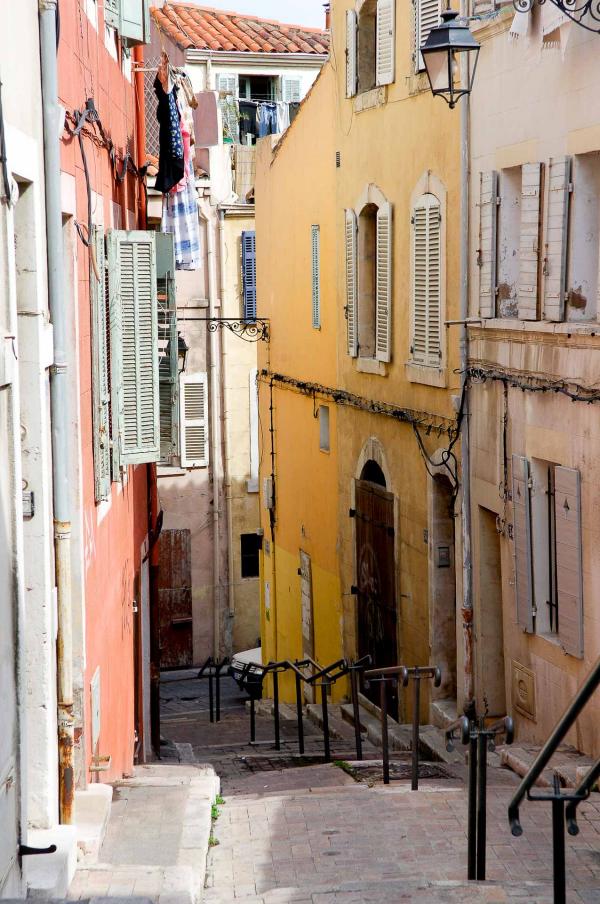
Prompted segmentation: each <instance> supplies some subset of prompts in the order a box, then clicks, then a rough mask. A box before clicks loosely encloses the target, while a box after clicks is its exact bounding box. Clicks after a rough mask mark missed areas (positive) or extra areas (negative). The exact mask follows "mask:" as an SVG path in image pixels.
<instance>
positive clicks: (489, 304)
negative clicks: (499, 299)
mask: <svg viewBox="0 0 600 904" xmlns="http://www.w3.org/2000/svg"><path fill="white" fill-rule="evenodd" d="M497 234H498V173H496V172H490V173H481V174H480V182H479V260H478V263H479V314H480V316H481V317H485V318H487V317H495V316H496V281H497V280H496V269H497V265H498V261H497V251H498V249H497Z"/></svg>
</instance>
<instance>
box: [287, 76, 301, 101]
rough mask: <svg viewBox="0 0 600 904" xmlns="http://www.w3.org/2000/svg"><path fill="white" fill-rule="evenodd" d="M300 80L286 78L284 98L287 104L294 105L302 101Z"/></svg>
mask: <svg viewBox="0 0 600 904" xmlns="http://www.w3.org/2000/svg"><path fill="white" fill-rule="evenodd" d="M300 95H301V85H300V79H299V78H284V80H283V91H282V96H283V100H284V101H285V103H288V104H293V103H298V101H300V100H302V98H301V96H300Z"/></svg>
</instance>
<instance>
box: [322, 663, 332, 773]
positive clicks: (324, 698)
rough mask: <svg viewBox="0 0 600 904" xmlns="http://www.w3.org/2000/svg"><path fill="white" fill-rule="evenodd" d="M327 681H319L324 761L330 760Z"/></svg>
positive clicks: (328, 761)
mask: <svg viewBox="0 0 600 904" xmlns="http://www.w3.org/2000/svg"><path fill="white" fill-rule="evenodd" d="M328 686H329V682H328V681H326V680H325V679H324V680H323V681H322V683H321V708H322V710H323V743H324V746H325V762H326V763H330V762H331V745H330V742H329V709H328V707H327V688H328Z"/></svg>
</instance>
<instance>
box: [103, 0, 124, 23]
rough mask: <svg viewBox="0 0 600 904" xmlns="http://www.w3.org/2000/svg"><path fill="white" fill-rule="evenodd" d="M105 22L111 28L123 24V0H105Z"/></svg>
mask: <svg viewBox="0 0 600 904" xmlns="http://www.w3.org/2000/svg"><path fill="white" fill-rule="evenodd" d="M104 22H105V24H106V25H109V26H110V27H111V28H118V27H119V25H120V24H121V0H104Z"/></svg>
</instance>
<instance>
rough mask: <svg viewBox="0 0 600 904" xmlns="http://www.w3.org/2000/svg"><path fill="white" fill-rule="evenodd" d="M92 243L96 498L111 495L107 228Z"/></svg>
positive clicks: (95, 233)
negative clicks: (94, 264)
mask: <svg viewBox="0 0 600 904" xmlns="http://www.w3.org/2000/svg"><path fill="white" fill-rule="evenodd" d="M91 246H92V247H93V249H94V253H95V255H96V265H97V268H98V274H99V276H100V280H98V279H97V277H96V274H95V272H94V269H93V267H92V268H90V281H91V289H92V291H91V296H92V368H93V371H92V397H93V427H94V486H95V497H96V502H102V501H103V500H105V499H110V492H111V490H110V487H111V479H110V390H109V374H108V335H107V316H106V261H105V255H104V230H103V229H102V228H101V227H99V226H95V227H94V229H93V232H92V241H91Z"/></svg>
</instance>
